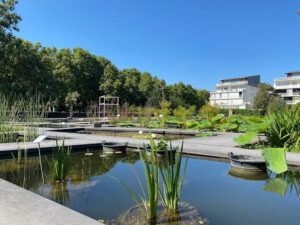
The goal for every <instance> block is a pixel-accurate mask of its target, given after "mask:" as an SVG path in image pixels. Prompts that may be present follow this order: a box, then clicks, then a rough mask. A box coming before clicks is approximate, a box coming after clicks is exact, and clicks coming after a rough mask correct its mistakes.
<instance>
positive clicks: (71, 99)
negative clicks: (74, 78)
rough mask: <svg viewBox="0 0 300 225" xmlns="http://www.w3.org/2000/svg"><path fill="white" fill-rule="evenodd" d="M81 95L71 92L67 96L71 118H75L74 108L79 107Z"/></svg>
mask: <svg viewBox="0 0 300 225" xmlns="http://www.w3.org/2000/svg"><path fill="white" fill-rule="evenodd" d="M79 97H80V95H79V93H78V92H77V91H74V92H69V93H68V94H67V96H66V106H67V107H68V108H69V111H70V116H73V113H74V108H75V107H76V106H77V105H78V99H79Z"/></svg>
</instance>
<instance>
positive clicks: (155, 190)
mask: <svg viewBox="0 0 300 225" xmlns="http://www.w3.org/2000/svg"><path fill="white" fill-rule="evenodd" d="M150 147H151V157H150V158H151V161H149V159H148V156H147V151H146V147H144V149H142V150H140V157H141V159H142V165H143V169H144V174H145V178H146V183H147V191H148V192H147V197H146V194H145V192H144V189H143V186H142V184H141V181H140V178H139V177H138V175H137V174H136V173H135V172H134V174H135V176H136V177H137V180H138V182H139V185H140V187H141V189H142V191H143V193H144V197H143V196H141V195H139V198H140V200H141V201H142V204H141V203H140V202H139V200H138V198H137V197H136V196H135V194H134V193H133V192H132V191H131V190H130V188H129V187H128V186H127V185H126V184H125V183H124V182H122V181H121V180H120V179H118V178H116V177H112V178H113V179H115V180H117V181H118V182H119V183H121V184H122V185H123V186H124V187H125V189H126V190H127V191H128V192H129V193H130V195H131V196H132V198H133V200H134V201H135V202H136V204H137V206H138V207H139V209H140V211H141V213H142V215H143V216H144V219H145V220H146V221H148V220H149V222H150V223H151V224H156V213H157V202H158V195H159V191H160V189H159V164H158V156H157V149H156V147H155V144H154V141H153V138H152V135H151V132H150ZM149 210H150V213H149V212H148V211H149Z"/></svg>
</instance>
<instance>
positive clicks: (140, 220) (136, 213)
mask: <svg viewBox="0 0 300 225" xmlns="http://www.w3.org/2000/svg"><path fill="white" fill-rule="evenodd" d="M157 212H158V213H157V215H158V216H157V220H156V224H168V225H196V224H203V225H207V224H209V220H208V219H207V218H202V217H201V216H200V214H199V213H198V210H197V209H196V208H195V207H193V206H192V205H190V204H188V203H186V202H180V203H179V204H178V209H177V210H176V211H174V212H170V211H168V210H167V209H166V208H165V207H164V205H163V203H162V202H159V203H158V206H157ZM105 223H106V224H109V225H132V224H141V225H142V224H149V223H148V222H147V221H145V220H144V217H143V215H142V213H141V211H140V209H139V208H138V206H134V207H132V208H130V209H128V210H127V211H126V212H123V213H122V214H121V215H120V216H119V217H118V218H117V219H115V220H110V221H105Z"/></svg>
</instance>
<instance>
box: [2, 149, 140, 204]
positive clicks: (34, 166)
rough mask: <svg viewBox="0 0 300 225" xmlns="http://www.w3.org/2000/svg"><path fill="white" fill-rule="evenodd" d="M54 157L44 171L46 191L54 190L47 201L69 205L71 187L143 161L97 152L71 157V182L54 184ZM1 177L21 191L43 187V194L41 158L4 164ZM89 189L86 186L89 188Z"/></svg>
mask: <svg viewBox="0 0 300 225" xmlns="http://www.w3.org/2000/svg"><path fill="white" fill-rule="evenodd" d="M50 160H51V156H50V157H47V158H46V157H43V169H44V173H45V184H44V185H45V187H46V186H48V185H49V186H50V191H49V193H48V192H47V193H46V190H45V193H44V195H47V194H48V195H49V196H47V197H49V198H51V199H52V200H54V201H56V202H58V203H60V204H63V205H66V204H68V203H69V201H70V196H69V190H68V186H67V183H68V182H69V184H72V185H78V184H81V183H84V182H89V179H90V178H91V177H94V176H101V175H103V174H105V173H107V172H108V171H110V170H111V169H112V168H113V167H114V166H115V165H116V164H117V162H118V161H121V162H124V163H130V164H134V163H136V162H137V161H138V160H139V154H138V153H134V152H127V153H126V154H109V155H106V156H105V157H103V155H102V152H101V153H99V152H94V154H93V155H91V156H87V155H84V153H79V154H71V156H70V161H69V174H68V177H67V181H66V182H63V183H57V182H54V181H53V179H52V176H51V174H52V172H51V170H50V167H49V162H50ZM0 177H1V178H3V179H5V180H7V181H9V182H12V183H14V184H16V185H18V186H20V187H23V188H26V189H30V190H33V191H34V192H38V190H39V188H40V187H41V191H42V192H43V187H44V186H43V183H42V177H41V171H40V166H39V158H38V157H29V158H27V161H26V163H25V162H24V159H23V160H22V161H21V162H20V163H18V162H17V160H14V159H6V160H0ZM86 186H87V185H85V187H86Z"/></svg>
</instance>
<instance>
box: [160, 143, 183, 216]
mask: <svg viewBox="0 0 300 225" xmlns="http://www.w3.org/2000/svg"><path fill="white" fill-rule="evenodd" d="M164 150H165V165H164V166H161V167H160V174H161V177H162V183H163V194H162V191H160V192H159V193H160V195H161V199H162V200H163V203H164V205H165V206H166V207H167V208H168V209H169V210H171V211H175V210H176V209H177V207H178V202H179V198H180V194H181V190H182V185H183V180H184V176H185V172H186V167H187V162H188V159H186V160H185V164H184V168H183V172H182V173H181V165H182V164H181V161H182V150H183V142H182V145H181V149H180V151H179V152H177V153H176V156H175V157H174V154H173V153H172V144H171V143H170V152H168V151H167V148H165V149H164Z"/></svg>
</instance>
